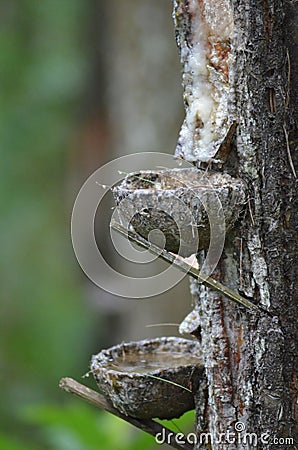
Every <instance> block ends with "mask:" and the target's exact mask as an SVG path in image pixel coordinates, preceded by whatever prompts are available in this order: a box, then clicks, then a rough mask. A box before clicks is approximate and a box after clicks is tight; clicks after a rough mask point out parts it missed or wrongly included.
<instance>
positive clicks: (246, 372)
mask: <svg viewBox="0 0 298 450" xmlns="http://www.w3.org/2000/svg"><path fill="white" fill-rule="evenodd" d="M174 5H175V8H174V20H175V26H176V36H177V42H178V47H179V50H180V54H181V61H182V63H183V83H184V89H185V95H184V97H185V108H186V120H185V122H184V125H183V127H184V128H183V127H182V132H181V135H180V138H179V141H178V146H177V151H176V156H179V157H182V158H185V159H188V160H189V161H192V162H194V163H195V164H197V165H201V166H202V164H206V161H207V163H208V158H207V157H208V156H209V165H210V164H211V163H213V164H214V159H215V160H216V152H217V151H218V147H219V143H218V140H217V137H218V136H219V137H221V132H220V131H219V132H218V130H217V129H216V122H214V123H215V125H214V124H213V125H212V127H213V129H212V130H211V131H212V133H213V134H214V140H213V141H212V142H213V144H214V145H213V147H212V143H211V144H210V142H209V143H208V142H207V144H208V145H209V150H208V152H204V151H203V150H202V148H201V145H202V139H205V137H204V127H208V126H209V124H208V123H204V121H203V120H202V115H201V112H200V111H201V110H200V104H199V103H196V98H195V97H196V95H198V96H199V95H201V93H202V88H200V87H198V85H199V84H200V83H201V84H202V83H205V85H206V83H207V84H208V83H209V84H210V83H211V85H212V83H213V87H212V86H211V88H210V89H209V91H208V92H209V94H210V95H211V96H212V98H213V100H214V99H215V100H214V102H213V106H212V107H213V108H215V110H214V117H218V111H219V109H220V108H221V110H220V121H218V122H217V123H218V124H219V126H222V124H223V125H224V126H226V127H227V128H228V126H230V124H231V123H232V122H234V121H236V122H237V123H238V127H237V132H236V136H235V139H234V146H233V149H232V152H231V157H230V163H229V161H228V162H227V164H224V165H223V166H222V168H221V170H222V171H223V172H225V171H226V172H228V173H231V172H232V174H233V175H235V174H236V176H239V177H240V178H242V179H243V180H244V181H245V182H246V183H247V185H248V187H249V198H248V202H247V208H246V210H245V211H244V212H243V216H242V218H241V220H239V221H238V223H237V225H236V226H235V227H234V230H233V231H232V232H230V233H229V234H228V235H227V236H226V243H225V248H224V252H223V255H222V258H221V262H220V264H219V265H218V267H217V272H216V273H215V274H214V276H215V277H216V278H217V279H219V280H220V281H221V282H223V283H224V284H225V285H227V286H229V287H230V288H232V289H234V290H235V291H239V292H240V293H241V294H242V295H243V296H246V297H247V298H249V299H250V300H252V301H253V302H254V303H256V304H258V305H260V306H261V307H262V308H263V310H265V311H264V312H261V313H250V312H248V311H247V310H245V309H244V308H241V307H237V306H235V305H234V304H232V303H231V302H229V301H228V300H227V299H225V297H224V296H222V295H219V294H218V293H214V292H211V291H210V290H209V289H208V288H206V287H203V286H201V285H199V284H198V283H196V282H192V284H191V291H192V294H193V296H194V298H195V301H196V305H197V306H196V309H197V311H198V314H199V316H200V328H201V341H202V348H203V358H204V364H205V368H206V380H207V387H206V389H201V392H198V393H197V399H196V401H197V432H198V436H200V435H201V433H210V434H211V437H212V441H213V444H212V445H210V441H209V444H206V440H205V442H204V439H203V440H202V442H200V441H198V444H197V446H196V448H197V449H199V448H200V449H201V448H206V449H207V448H213V449H216V450H221V449H229V450H232V449H240V448H247V449H291V448H293V449H295V448H298V430H297V409H298V407H297V388H298V384H297V367H298V365H297V316H298V308H297V300H298V298H297V281H296V280H297V235H296V231H297V223H298V208H297V195H296V184H297V174H296V171H297V167H298V164H297V158H298V157H297V141H298V132H297V125H298V124H297V121H298V100H297V98H298V97H297V94H298V87H297V86H298V71H297V65H298V58H297V56H298V51H297V48H298V46H297V44H298V25H297V24H298V11H297V10H298V2H297V1H290V0H287V1H281V0H262V1H252V0H236V1H234V2H233V5H232V4H231V3H230V2H229V1H224V0H220V1H218V2H215V1H212V0H177V1H175V2H174ZM212 12H213V13H212ZM212 14H213V16H212ZM227 17H228V18H231V17H232V22H233V23H232V24H231V21H230V20H228V21H227ZM221 20H222V21H223V22H226V25H225V30H224V31H223V30H221V29H220V26H218V24H219V23H220V21H221ZM210 24H211V25H210ZM212 24H213V25H214V24H215V25H216V24H217V25H216V26H215V25H214V26H213V27H212ZM215 29H216V30H219V31H216V32H215V31H214V30H215ZM227 29H228V31H227ZM221 34H222V35H221ZM200 40H201V42H202V45H205V52H206V71H205V72H202V71H201V67H200V63H199V62H198V61H197V66H196V64H195V63H194V60H196V58H197V57H198V56H199V57H200V58H202V53H200V52H197V48H198V44H199V41H200ZM204 43H205V44H204ZM219 48H220V52H217V57H218V58H217V60H216V55H215V57H214V52H215V53H216V51H217V50H218V49H219ZM223 49H224V51H223ZM210 55H211V56H210ZM212 55H213V56H212ZM212 58H213V59H212ZM214 61H217V63H216V64H215V63H214ZM196 67H197V69H196ZM226 68H227V70H226ZM196 70H197V72H196ZM200 71H201V72H200ZM220 71H221V72H222V73H223V76H222V77H221V76H220V73H219V72H220ZM214 73H215V75H214ZM198 74H199V75H198ZM210 80H211V81H210ZM212 80H213V81H212ZM214 80H215V81H214ZM209 87H210V86H209ZM197 105H199V106H198V111H197V113H196V112H195V108H196V107H197ZM224 107H226V110H225V113H224V112H223V108H224ZM190 108H192V110H191V115H192V116H191V118H192V119H193V117H195V121H194V120H191V119H190V118H189V117H190ZM224 114H226V116H227V117H226V119H225V118H224ZM181 136H182V138H181ZM189 138H190V139H191V145H190V146H188V145H187V142H186V141H187V140H188V139H189ZM198 142H199V144H198ZM205 142H206V139H205ZM211 147H212V151H211V150H210V148H211ZM212 158H213V159H212ZM231 161H232V162H231ZM215 162H216V161H215ZM217 168H219V166H218V167H217ZM295 168H296V169H295ZM266 311H267V312H268V313H267V312H266ZM240 422H241V424H242V425H241V426H240V428H239V423H240ZM241 427H242V428H243V430H242V431H241ZM237 428H238V431H239V433H237ZM228 430H230V432H231V433H235V439H234V441H233V439H232V438H233V436H234V435H230V438H228V439H230V440H229V441H227V431H228ZM220 433H224V434H225V435H224V436H222V438H220ZM246 433H251V434H247V435H246ZM245 435H246V437H245ZM289 438H290V439H293V441H291V440H288V439H289ZM220 440H222V442H220Z"/></svg>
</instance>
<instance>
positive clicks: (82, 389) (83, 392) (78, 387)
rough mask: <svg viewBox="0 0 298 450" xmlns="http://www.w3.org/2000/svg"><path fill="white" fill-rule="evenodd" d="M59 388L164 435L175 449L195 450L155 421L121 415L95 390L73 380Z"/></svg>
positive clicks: (138, 425) (135, 424)
mask: <svg viewBox="0 0 298 450" xmlns="http://www.w3.org/2000/svg"><path fill="white" fill-rule="evenodd" d="M59 386H60V388H61V389H64V391H66V392H69V393H70V394H74V395H75V396H77V397H79V398H81V399H83V400H85V401H87V402H88V403H91V404H92V405H94V406H97V408H100V409H102V410H104V411H107V412H109V413H111V414H113V415H114V416H116V417H119V418H120V419H123V420H125V422H128V423H130V424H131V425H134V426H135V427H137V428H139V429H141V430H142V431H145V432H146V433H149V434H151V435H152V436H154V437H156V435H157V434H158V433H162V436H165V442H167V443H168V444H169V445H171V447H173V448H176V449H178V450H181V449H182V450H193V447H192V445H190V444H188V443H187V440H186V437H185V436H183V437H182V436H181V435H180V434H179V439H178V438H177V435H176V433H174V432H173V431H171V430H169V429H168V428H166V427H164V426H163V425H161V424H160V423H158V422H155V420H150V419H135V418H134V417H130V416H125V415H124V414H121V413H120V412H119V411H118V410H117V409H116V408H114V406H113V405H112V403H111V402H110V401H109V400H108V399H106V397H104V396H103V395H101V394H99V393H98V392H96V391H93V389H90V388H88V387H87V386H84V385H83V384H81V383H78V382H77V381H75V380H73V379H72V378H62V379H61V380H60V383H59ZM182 441H184V442H185V443H182ZM178 442H179V444H178Z"/></svg>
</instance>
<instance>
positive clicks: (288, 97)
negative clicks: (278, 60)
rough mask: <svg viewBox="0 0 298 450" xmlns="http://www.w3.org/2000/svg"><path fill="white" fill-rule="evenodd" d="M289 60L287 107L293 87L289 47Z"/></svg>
mask: <svg viewBox="0 0 298 450" xmlns="http://www.w3.org/2000/svg"><path fill="white" fill-rule="evenodd" d="M287 61H288V88H287V100H286V107H288V106H289V104H290V88H291V60H290V54H289V50H288V49H287Z"/></svg>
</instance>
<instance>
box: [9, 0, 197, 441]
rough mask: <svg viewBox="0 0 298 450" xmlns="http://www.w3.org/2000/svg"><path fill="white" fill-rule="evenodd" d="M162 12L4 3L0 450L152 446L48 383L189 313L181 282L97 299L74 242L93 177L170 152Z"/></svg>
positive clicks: (169, 45) (88, 2) (116, 0)
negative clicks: (78, 211) (80, 199)
mask: <svg viewBox="0 0 298 450" xmlns="http://www.w3.org/2000/svg"><path fill="white" fill-rule="evenodd" d="M171 12H172V2H171V1H170V0H163V1H160V0H125V1H120V0H109V1H103V0H42V1H41V0H19V1H11V0H2V2H1V6H0V20H1V30H0V59H1V72H0V96H1V100H0V129H1V132H0V146H1V147H0V148H1V163H0V167H1V169H0V170H1V176H0V183H1V194H0V195H1V234H0V240H1V263H0V264H1V304H2V307H1V318H0V320H1V323H0V326H1V348H0V361H1V402H0V422H1V431H0V449H3V450H26V449H28V450H35V449H38V450H40V449H45V450H47V449H49V450H93V449H94V450H95V449H100V450H115V449H119V450H126V449H127V450H141V449H154V448H156V446H155V444H154V439H153V438H152V437H150V436H147V435H145V434H144V433H142V432H138V431H136V430H134V429H133V428H132V427H131V426H129V425H127V424H125V423H124V422H122V421H120V420H117V419H115V418H113V417H111V416H110V415H108V414H107V413H101V412H100V411H99V410H95V408H93V407H92V406H89V405H87V404H85V403H84V402H82V401H80V400H77V399H72V398H70V396H68V395H67V394H66V393H64V392H62V391H60V390H59V388H58V382H59V379H60V378H61V377H63V376H71V377H74V378H76V379H77V380H80V379H81V376H82V375H83V374H84V373H86V372H87V371H88V364H89V360H90V357H91V355H92V354H93V353H97V352H98V351H99V350H101V349H102V348H104V347H107V346H109V345H113V344H117V343H119V342H121V341H124V340H126V341H127V340H131V339H143V338H146V337H151V336H162V335H177V327H171V328H170V327H154V328H148V327H146V325H147V324H154V323H162V322H174V323H179V322H181V320H182V319H183V317H184V316H185V315H186V314H187V313H188V312H189V310H190V298H189V293H188V283H187V280H184V281H183V282H182V283H180V284H179V286H176V287H175V288H173V289H172V290H171V291H170V292H168V293H167V294H163V295H161V296H159V297H155V298H152V299H148V300H140V301H139V302H138V301H137V300H130V299H122V298H115V297H113V296H112V295H110V294H107V293H105V292H103V291H101V290H100V289H99V288H97V287H95V286H93V285H92V284H91V282H89V281H88V280H87V278H86V277H85V276H84V275H83V273H82V272H81V269H80V268H79V265H78V263H77V261H76V259H75V256H74V254H73V251H72V247H71V239H70V216H71V210H72V205H73V202H74V200H75V197H76V194H77V192H78V190H79V188H80V186H81V185H82V183H83V181H84V180H85V179H86V178H87V177H88V176H89V175H90V174H91V173H92V172H93V171H94V170H95V169H96V168H98V167H99V166H101V165H103V164H104V163H106V162H108V161H111V160H112V159H113V158H115V157H117V156H121V155H124V154H129V153H134V152H140V151H160V152H166V153H169V154H173V151H174V147H175V142H176V139H177V134H178V130H179V127H180V123H181V121H182V117H183V106H182V88H181V86H180V85H181V79H180V64H179V58H178V53H177V49H176V46H175V39H174V29H173V24H172V19H171ZM107 220H108V217H107ZM99 228H100V233H102V236H103V239H106V235H105V233H107V232H108V228H107V224H105V223H103V224H102V225H101V224H100V225H99ZM89 383H90V385H91V386H92V387H93V388H94V386H95V385H94V383H92V380H90V381H89ZM181 420H182V421H181ZM181 420H180V422H179V423H180V425H179V426H180V427H183V426H186V423H189V417H188V418H187V417H186V418H185V417H183V418H182V419H181Z"/></svg>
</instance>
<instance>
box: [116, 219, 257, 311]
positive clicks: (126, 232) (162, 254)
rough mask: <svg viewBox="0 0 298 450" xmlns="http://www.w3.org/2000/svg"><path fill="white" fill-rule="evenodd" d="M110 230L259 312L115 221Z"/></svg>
mask: <svg viewBox="0 0 298 450" xmlns="http://www.w3.org/2000/svg"><path fill="white" fill-rule="evenodd" d="M110 226H111V228H113V230H115V231H117V232H118V233H120V234H122V236H125V237H126V238H128V239H130V240H132V241H133V242H135V243H136V244H138V245H140V246H141V247H143V248H146V249H147V250H149V252H151V253H153V254H154V255H157V256H159V257H160V258H162V259H164V260H165V261H167V262H169V263H171V264H173V266H175V267H177V268H178V269H180V270H181V271H182V272H185V273H188V274H189V275H191V276H192V277H194V278H196V279H197V280H198V281H199V282H200V283H202V284H205V285H206V286H208V287H210V288H211V289H213V290H215V291H218V292H220V293H221V294H224V295H225V296H226V297H227V298H229V299H230V300H233V301H234V302H236V303H238V304H240V305H242V306H245V307H246V308H248V309H250V310H254V311H260V308H259V307H258V306H257V305H255V304H254V303H252V302H250V301H249V300H247V299H246V298H244V297H242V296H241V295H240V294H238V293H237V292H235V291H233V290H232V289H230V288H228V287H226V286H224V285H223V284H221V283H220V282H219V281H217V280H214V279H213V278H211V277H207V278H206V277H203V276H202V275H200V271H199V269H197V268H195V267H193V266H191V265H190V264H188V263H187V262H185V261H183V260H182V259H178V258H177V257H176V255H175V254H174V253H169V252H167V251H166V250H164V249H161V248H159V247H158V246H157V245H155V244H152V243H151V242H149V241H146V239H144V238H142V237H141V236H140V235H139V234H137V233H135V232H133V231H131V230H127V229H126V228H124V227H123V226H122V225H120V224H119V223H118V222H116V221H115V220H112V221H111V225H110Z"/></svg>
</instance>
